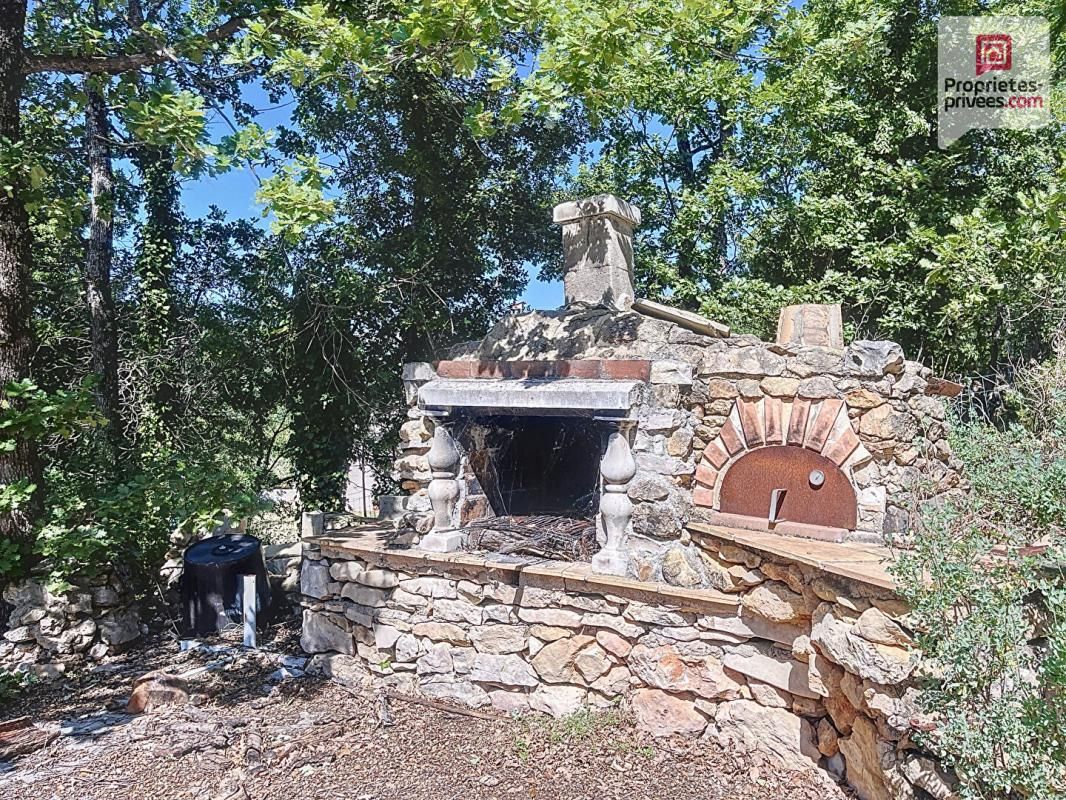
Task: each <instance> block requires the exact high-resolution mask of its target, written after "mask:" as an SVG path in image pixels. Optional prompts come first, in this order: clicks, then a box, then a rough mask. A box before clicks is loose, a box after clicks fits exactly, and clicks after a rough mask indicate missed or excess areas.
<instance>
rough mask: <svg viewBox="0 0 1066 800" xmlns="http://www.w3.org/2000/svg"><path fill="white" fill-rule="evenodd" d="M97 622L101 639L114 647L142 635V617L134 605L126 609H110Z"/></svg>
mask: <svg viewBox="0 0 1066 800" xmlns="http://www.w3.org/2000/svg"><path fill="white" fill-rule="evenodd" d="M97 624H98V627H99V629H100V639H101V640H102V641H103V642H105V643H106V644H108V645H110V646H112V647H114V646H115V645H119V644H125V643H126V642H132V641H133V640H134V639H136V638H137V637H139V636H140V635H141V625H140V617H139V615H138V614H137V610H136V608H134V607H132V606H131V607H130V608H127V609H125V610H120V609H115V610H113V611H109V612H108V613H106V614H104V615H103V616H102V617H100V619H99V620H98V621H97Z"/></svg>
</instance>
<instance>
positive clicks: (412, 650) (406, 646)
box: [393, 633, 422, 662]
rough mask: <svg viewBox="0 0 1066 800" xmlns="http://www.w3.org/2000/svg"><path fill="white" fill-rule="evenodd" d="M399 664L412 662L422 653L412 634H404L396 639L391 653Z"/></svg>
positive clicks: (416, 638) (416, 639) (415, 637)
mask: <svg viewBox="0 0 1066 800" xmlns="http://www.w3.org/2000/svg"><path fill="white" fill-rule="evenodd" d="M393 652H394V653H395V655H396V660H397V661H399V662H409V661H414V660H416V659H417V658H418V656H419V655H420V654H421V652H422V647H421V645H420V644H419V642H418V637H417V636H415V635H414V634H412V633H404V634H401V635H400V636H399V638H397V639H396V647H395V650H394V651H393Z"/></svg>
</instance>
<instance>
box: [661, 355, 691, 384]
mask: <svg viewBox="0 0 1066 800" xmlns="http://www.w3.org/2000/svg"><path fill="white" fill-rule="evenodd" d="M651 382H652V383H653V384H654V383H670V384H677V385H678V386H691V385H692V365H691V364H687V363H685V362H684V361H670V360H668V359H655V360H654V361H652V362H651Z"/></svg>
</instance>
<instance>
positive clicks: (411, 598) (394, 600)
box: [389, 588, 429, 611]
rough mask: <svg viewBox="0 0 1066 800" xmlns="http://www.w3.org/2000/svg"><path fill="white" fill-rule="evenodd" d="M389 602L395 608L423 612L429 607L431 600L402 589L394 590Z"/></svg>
mask: <svg viewBox="0 0 1066 800" xmlns="http://www.w3.org/2000/svg"><path fill="white" fill-rule="evenodd" d="M389 602H390V603H391V604H392V605H394V606H397V607H399V608H405V609H407V610H409V611H421V610H422V609H424V608H426V607H427V606H429V600H427V599H426V598H425V597H423V596H422V595H420V594H415V593H414V592H408V591H407V590H405V589H402V588H398V589H393V591H392V594H391V595H390V596H389Z"/></svg>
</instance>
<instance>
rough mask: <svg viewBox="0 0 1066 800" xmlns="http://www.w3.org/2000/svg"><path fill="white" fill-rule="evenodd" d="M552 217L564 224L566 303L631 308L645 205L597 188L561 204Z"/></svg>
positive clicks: (559, 223) (623, 309)
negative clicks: (635, 244)
mask: <svg viewBox="0 0 1066 800" xmlns="http://www.w3.org/2000/svg"><path fill="white" fill-rule="evenodd" d="M552 219H553V221H554V222H555V223H556V224H557V225H562V227H563V256H564V259H565V262H564V267H563V270H564V271H563V294H564V297H565V304H566V305H567V306H572V305H587V306H604V307H606V308H611V309H615V310H618V311H628V310H629V308H630V307H631V306H632V305H633V299H634V295H633V229H634V228H635V227H636V226H637V225H639V224H640V209H639V208H637V207H636V206H633V205H630V204H629V203H627V202H626V201H625V200H620V199H619V198H617V197H615V196H614V195H613V194H598V195H596V196H595V197H589V198H586V199H584V200H574V201H572V202H569V203H561V204H560V205H557V206H556V207H555V211H554V213H553V215H552Z"/></svg>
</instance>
